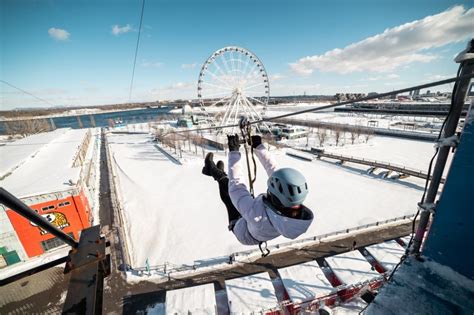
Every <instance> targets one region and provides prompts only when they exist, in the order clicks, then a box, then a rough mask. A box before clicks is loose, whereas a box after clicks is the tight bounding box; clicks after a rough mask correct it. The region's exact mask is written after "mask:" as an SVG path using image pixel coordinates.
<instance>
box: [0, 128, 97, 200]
mask: <svg viewBox="0 0 474 315" xmlns="http://www.w3.org/2000/svg"><path fill="white" fill-rule="evenodd" d="M87 132H88V129H66V130H64V129H58V132H57V133H56V134H55V136H54V139H52V140H51V141H50V142H48V143H46V144H43V145H42V146H41V148H40V149H39V151H38V152H36V154H35V156H34V158H33V159H28V160H27V161H26V162H25V163H23V164H21V165H20V166H19V167H18V168H16V169H15V171H14V172H13V173H12V174H11V175H9V176H7V177H6V178H4V179H3V180H1V181H0V185H1V186H3V187H4V188H5V189H6V190H8V191H9V192H10V193H12V194H14V195H15V196H17V197H19V198H22V197H26V196H33V195H39V194H43V193H50V192H54V191H62V190H67V189H69V188H70V187H71V186H70V185H69V183H68V181H69V180H72V181H73V182H74V183H75V182H76V181H77V179H78V178H79V173H80V169H81V168H80V167H73V166H72V163H73V157H74V155H75V153H76V152H77V149H78V147H79V145H80V144H81V142H82V140H83V139H84V136H85V135H86V133H87ZM26 179H27V180H26Z"/></svg>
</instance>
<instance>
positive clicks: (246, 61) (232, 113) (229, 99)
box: [197, 46, 270, 131]
mask: <svg viewBox="0 0 474 315" xmlns="http://www.w3.org/2000/svg"><path fill="white" fill-rule="evenodd" d="M197 92H198V98H199V101H200V103H201V105H202V106H204V105H205V103H208V104H210V106H215V105H218V104H221V105H223V106H224V109H225V112H224V115H223V117H222V119H221V121H220V123H219V126H226V125H234V124H236V123H237V122H238V120H239V119H240V118H241V117H242V116H245V117H246V118H247V119H248V120H249V121H257V120H261V119H262V116H261V112H263V111H265V110H266V107H267V105H268V99H269V97H270V84H269V82H268V75H267V72H266V71H265V67H264V66H263V63H262V62H261V61H260V59H258V57H257V56H255V55H254V54H253V53H252V52H250V51H248V50H247V49H244V48H241V47H236V46H229V47H224V48H221V49H219V50H217V51H215V52H214V53H213V54H212V55H211V56H210V57H209V58H208V59H207V60H206V61H205V62H204V64H203V65H202V68H201V71H200V73H199V80H198V88H197ZM262 128H265V129H266V130H269V127H268V126H267V125H266V124H265V123H262V124H261V125H260V126H259V125H257V129H258V130H260V131H262Z"/></svg>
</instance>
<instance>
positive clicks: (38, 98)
mask: <svg viewBox="0 0 474 315" xmlns="http://www.w3.org/2000/svg"><path fill="white" fill-rule="evenodd" d="M0 82H2V83H4V84H6V85H8V86H11V87H12V88H14V89H17V90H18V91H20V92H23V93H25V94H28V95H30V96H33V97H34V98H36V99H37V100H40V101H42V102H44V103H46V104H48V105H51V106H55V105H54V104H52V103H50V102H48V101H47V100H45V99H43V98H41V97H39V96H36V95H34V94H32V93H30V92H28V91H25V90H23V89H20V88H19V87H17V86H14V85H13V84H11V83H8V82H7V81H4V80H0Z"/></svg>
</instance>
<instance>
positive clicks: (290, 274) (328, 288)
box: [278, 261, 336, 303]
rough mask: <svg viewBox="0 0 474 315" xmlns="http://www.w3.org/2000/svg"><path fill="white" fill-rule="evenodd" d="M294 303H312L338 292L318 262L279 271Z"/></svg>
mask: <svg viewBox="0 0 474 315" xmlns="http://www.w3.org/2000/svg"><path fill="white" fill-rule="evenodd" d="M278 273H279V274H280V277H281V280H282V281H283V285H284V286H285V289H286V292H287V293H288V296H289V298H290V301H291V302H292V303H302V302H308V301H311V300H312V299H314V298H321V297H324V296H327V295H330V294H333V293H335V292H336V289H335V288H334V287H333V286H332V285H331V283H330V282H329V281H328V279H327V278H326V276H325V275H324V273H323V271H322V270H321V268H320V267H319V265H318V263H317V262H316V261H310V262H307V263H304V264H299V265H295V266H291V267H286V268H281V269H278Z"/></svg>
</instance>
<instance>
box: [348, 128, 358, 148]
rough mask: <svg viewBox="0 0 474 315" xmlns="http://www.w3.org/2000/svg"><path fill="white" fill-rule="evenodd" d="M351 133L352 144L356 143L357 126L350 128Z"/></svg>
mask: <svg viewBox="0 0 474 315" xmlns="http://www.w3.org/2000/svg"><path fill="white" fill-rule="evenodd" d="M349 134H350V136H351V144H354V141H355V139H356V138H357V132H356V129H355V128H351V129H350V130H349Z"/></svg>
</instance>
